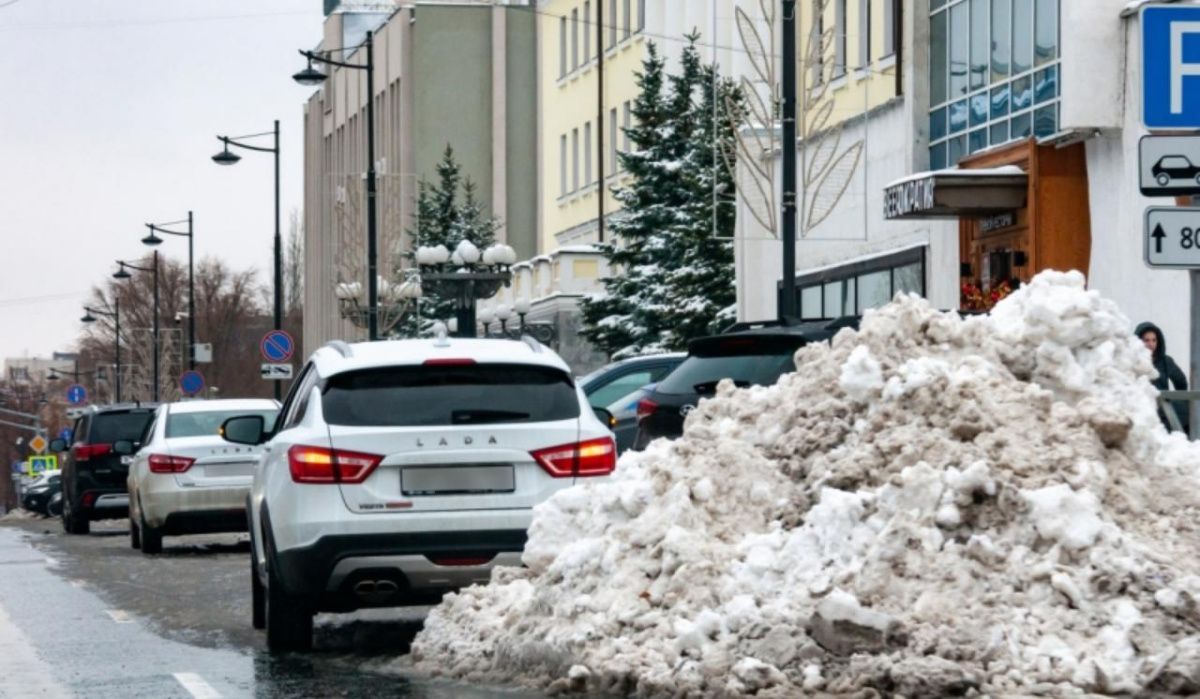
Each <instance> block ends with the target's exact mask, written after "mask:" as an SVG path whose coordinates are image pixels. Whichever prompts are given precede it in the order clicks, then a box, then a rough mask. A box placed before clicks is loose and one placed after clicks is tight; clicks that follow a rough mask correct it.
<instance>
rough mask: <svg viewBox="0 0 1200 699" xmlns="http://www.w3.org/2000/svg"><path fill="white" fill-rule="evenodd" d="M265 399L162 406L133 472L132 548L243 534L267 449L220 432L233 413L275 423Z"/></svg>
mask: <svg viewBox="0 0 1200 699" xmlns="http://www.w3.org/2000/svg"><path fill="white" fill-rule="evenodd" d="M278 409H279V408H278V404H277V403H276V402H275V401H273V400H265V399H238V400H211V401H189V402H180V403H170V404H165V405H161V406H159V407H158V410H157V411H156V412H155V414H154V419H153V421H152V422H151V423H150V425H149V427H147V430H146V435H145V437H144V439H143V440H142V448H141V450H139V451H138V453H137V455H136V456H134V458H133V464H132V465H131V466H130V468H129V479H128V485H129V531H130V541H131V543H132V545H133V547H134V548H141V549H142V551H144V552H145V553H159V552H160V551H161V550H162V537H163V536H164V535H166V536H175V535H180V534H204V533H214V532H230V531H245V529H246V499H247V495H248V494H249V492H250V485H251V483H252V481H253V479H254V469H255V467H256V466H257V465H258V460H259V457H260V456H261V454H262V448H261V447H257V446H249V445H235V444H230V443H229V442H227V441H225V440H224V439H223V438H222V437H221V434H220V430H221V425H222V423H224V422H225V420H227V419H229V418H230V417H233V416H235V415H247V414H253V415H260V416H262V417H263V418H264V419H266V420H267V422H268V423H271V422H273V421H274V418H275V414H276V413H277V412H278Z"/></svg>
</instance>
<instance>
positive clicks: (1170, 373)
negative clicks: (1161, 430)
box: [1133, 323, 1189, 433]
mask: <svg viewBox="0 0 1200 699" xmlns="http://www.w3.org/2000/svg"><path fill="white" fill-rule="evenodd" d="M1133 334H1135V335H1137V336H1138V338H1140V339H1141V341H1142V344H1144V345H1145V346H1146V349H1148V350H1150V356H1151V359H1152V360H1153V361H1154V369H1155V370H1156V371H1157V372H1158V376H1156V377H1155V378H1154V381H1153V383H1154V387H1155V388H1157V389H1158V390H1160V391H1169V390H1171V385H1172V384H1174V386H1175V390H1176V391H1186V390H1187V388H1188V382H1187V376H1186V375H1185V374H1184V373H1183V370H1182V369H1180V368H1179V365H1178V364H1176V363H1175V360H1174V359H1171V355H1169V354H1167V340H1166V338H1164V337H1163V332H1162V330H1160V329H1159V327H1158V326H1157V325H1155V324H1154V323H1142V324H1141V325H1139V326H1137V330H1134V331H1133ZM1171 404H1172V405H1173V406H1174V407H1175V414H1176V415H1178V416H1179V422H1180V423H1181V424H1182V425H1183V431H1184V432H1185V433H1186V432H1187V431H1188V422H1189V420H1188V417H1189V415H1188V403H1187V401H1181V400H1176V401H1171ZM1158 417H1159V419H1161V420H1162V421H1163V425H1165V426H1166V428H1167V429H1168V430H1169V429H1171V425H1170V423H1169V422H1167V416H1166V414H1164V413H1163V411H1162V410H1159V411H1158Z"/></svg>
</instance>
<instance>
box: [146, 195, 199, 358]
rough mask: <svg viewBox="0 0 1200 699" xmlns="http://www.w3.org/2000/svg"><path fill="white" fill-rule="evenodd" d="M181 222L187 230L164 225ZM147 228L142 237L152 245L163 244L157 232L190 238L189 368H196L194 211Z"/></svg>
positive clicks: (147, 225) (147, 243)
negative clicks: (176, 219)
mask: <svg viewBox="0 0 1200 699" xmlns="http://www.w3.org/2000/svg"><path fill="white" fill-rule="evenodd" d="M181 223H186V224H187V231H186V232H184V231H171V230H167V229H166V228H163V226H177V225H179V224H181ZM146 228H149V229H150V235H148V236H146V237H145V238H142V242H143V243H145V244H146V245H149V246H150V247H154V246H156V245H161V244H162V238H159V237H158V236H157V235H155V233H165V234H166V235H178V236H183V237H186V238H187V239H188V368H189V369H195V368H196V260H195V246H194V245H193V238H194V236H193V235H192V233H193V229H192V212H191V211H189V212H188V215H187V218H186V219H184V220H182V221H171V222H169V223H147V224H146Z"/></svg>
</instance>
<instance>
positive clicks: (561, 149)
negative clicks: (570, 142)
mask: <svg viewBox="0 0 1200 699" xmlns="http://www.w3.org/2000/svg"><path fill="white" fill-rule="evenodd" d="M558 180H559V182H560V184H559V187H558V196H560V197H565V196H567V135H566V134H563V135H562V136H561V137H559V139H558Z"/></svg>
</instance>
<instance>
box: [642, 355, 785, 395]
mask: <svg viewBox="0 0 1200 699" xmlns="http://www.w3.org/2000/svg"><path fill="white" fill-rule="evenodd" d="M793 351H794V350H791V349H789V350H786V351H783V352H778V353H774V354H745V355H737V356H731V357H697V356H693V357H688V358H687V359H686V360H685V361H684V362H683V364H680V365H679V368H678V369H676V370H675V371H673V372H671V373H670V374H669V375H668V376H667V378H665V379H663V380H662V381H661V382H660V383H659V384H658V392H659V393H667V394H681V393H712V392H713V391H715V390H716V384H717V382H719V381H720V380H721V379H732V380H733V382H734V383H735V384H737V385H739V386H750V385H762V386H768V385H770V384H773V383H775V382H776V381H777V380H778V379H779V377H780V376H782V375H783V374H785V373H787V372H789V371H793V370H795V364H793V362H792V354H793Z"/></svg>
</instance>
